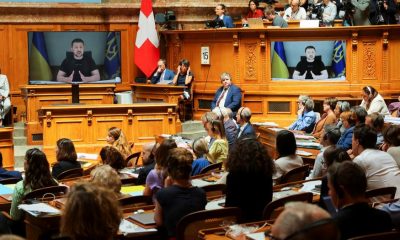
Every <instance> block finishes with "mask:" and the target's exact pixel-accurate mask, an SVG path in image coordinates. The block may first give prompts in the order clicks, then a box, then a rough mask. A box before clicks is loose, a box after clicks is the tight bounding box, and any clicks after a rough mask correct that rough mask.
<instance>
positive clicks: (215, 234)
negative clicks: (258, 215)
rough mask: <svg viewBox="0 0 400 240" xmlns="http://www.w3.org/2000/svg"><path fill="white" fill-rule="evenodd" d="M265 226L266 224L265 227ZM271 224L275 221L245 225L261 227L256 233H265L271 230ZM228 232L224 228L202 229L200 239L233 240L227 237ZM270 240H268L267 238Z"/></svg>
mask: <svg viewBox="0 0 400 240" xmlns="http://www.w3.org/2000/svg"><path fill="white" fill-rule="evenodd" d="M264 224H266V225H265V226H264ZM271 224H273V221H259V222H251V223H246V224H244V225H247V226H257V227H260V229H258V230H257V231H256V232H265V231H267V230H269V229H270V228H271ZM225 233H226V230H225V229H224V227H217V228H209V229H202V230H200V231H199V235H198V237H199V238H200V239H204V240H224V239H226V240H230V239H233V238H231V237H228V236H226V234H225ZM238 239H247V238H238ZM266 239H268V238H266Z"/></svg>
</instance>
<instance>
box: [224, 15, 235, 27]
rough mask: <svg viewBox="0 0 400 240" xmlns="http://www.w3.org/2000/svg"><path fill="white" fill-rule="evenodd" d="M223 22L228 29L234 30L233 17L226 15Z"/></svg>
mask: <svg viewBox="0 0 400 240" xmlns="http://www.w3.org/2000/svg"><path fill="white" fill-rule="evenodd" d="M222 21H223V22H224V25H225V27H226V28H233V20H232V18H231V16H227V15H224V17H223V18H222Z"/></svg>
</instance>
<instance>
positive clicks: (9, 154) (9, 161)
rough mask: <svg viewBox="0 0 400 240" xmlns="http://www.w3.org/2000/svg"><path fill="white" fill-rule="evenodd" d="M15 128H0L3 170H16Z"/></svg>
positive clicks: (0, 150)
mask: <svg viewBox="0 0 400 240" xmlns="http://www.w3.org/2000/svg"><path fill="white" fill-rule="evenodd" d="M13 132H14V128H9V127H6V128H0V152H1V154H2V155H3V168H7V169H13V168H14V142H13Z"/></svg>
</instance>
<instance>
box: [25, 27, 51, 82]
mask: <svg viewBox="0 0 400 240" xmlns="http://www.w3.org/2000/svg"><path fill="white" fill-rule="evenodd" d="M29 78H30V80H48V81H50V80H53V74H52V73H51V69H50V65H49V57H48V55H47V50H46V43H45V41H44V34H43V33H42V32H34V33H33V36H32V47H31V54H30V55H29Z"/></svg>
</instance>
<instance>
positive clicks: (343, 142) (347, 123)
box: [336, 112, 355, 150]
mask: <svg viewBox="0 0 400 240" xmlns="http://www.w3.org/2000/svg"><path fill="white" fill-rule="evenodd" d="M340 120H341V121H342V124H343V127H344V128H345V129H346V130H345V131H344V133H343V134H342V136H341V137H340V139H339V141H338V142H337V144H336V146H337V147H338V148H342V149H344V150H349V149H351V139H352V137H353V130H354V126H355V121H354V118H353V115H352V113H351V112H342V113H341V114H340Z"/></svg>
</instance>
